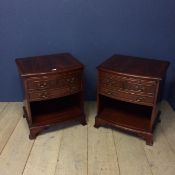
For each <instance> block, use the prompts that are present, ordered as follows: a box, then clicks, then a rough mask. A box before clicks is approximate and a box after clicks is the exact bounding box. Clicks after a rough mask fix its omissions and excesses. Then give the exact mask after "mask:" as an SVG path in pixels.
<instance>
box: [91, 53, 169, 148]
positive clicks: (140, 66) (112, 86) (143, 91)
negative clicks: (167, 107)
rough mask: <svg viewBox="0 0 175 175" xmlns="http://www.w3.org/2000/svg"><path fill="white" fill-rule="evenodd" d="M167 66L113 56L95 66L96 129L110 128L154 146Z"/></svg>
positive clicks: (149, 61)
mask: <svg viewBox="0 0 175 175" xmlns="http://www.w3.org/2000/svg"><path fill="white" fill-rule="evenodd" d="M168 66H169V62H167V61H161V60H153V59H145V58H138V57H131V56H123V55H114V56H112V57H111V58H109V59H107V60H106V61H105V62H103V63H102V64H101V65H100V66H98V68H97V69H98V83H97V108H98V109H97V116H96V120H95V125H94V126H95V127H96V128H98V127H99V126H102V125H110V126H113V127H116V128H119V129H122V130H125V131H129V132H132V133H135V134H137V135H139V136H141V137H142V138H144V139H145V140H146V143H147V144H148V145H152V144H153V128H154V126H155V123H156V120H157V117H158V114H160V113H159V111H158V109H157V104H158V102H159V101H160V99H161V95H162V93H161V91H162V88H163V85H164V81H165V76H166V71H167V68H168Z"/></svg>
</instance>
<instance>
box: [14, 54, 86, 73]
mask: <svg viewBox="0 0 175 175" xmlns="http://www.w3.org/2000/svg"><path fill="white" fill-rule="evenodd" d="M15 61H16V64H17V66H18V69H19V72H20V74H21V76H31V75H39V74H48V73H57V72H63V71H69V70H74V69H80V68H83V64H81V63H80V62H79V61H78V60H77V59H76V58H74V57H73V56H72V55H70V54H69V53H62V54H52V55H44V56H34V57H26V58H17V59H16V60H15Z"/></svg>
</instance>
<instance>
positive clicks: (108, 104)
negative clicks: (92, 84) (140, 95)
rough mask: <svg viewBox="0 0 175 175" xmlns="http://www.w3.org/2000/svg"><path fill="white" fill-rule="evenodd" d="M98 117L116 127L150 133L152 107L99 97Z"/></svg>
mask: <svg viewBox="0 0 175 175" xmlns="http://www.w3.org/2000/svg"><path fill="white" fill-rule="evenodd" d="M99 98H100V100H99V101H100V103H99V114H98V117H99V118H101V119H102V120H104V121H107V122H110V123H112V124H114V125H116V126H120V127H126V128H131V129H135V130H142V131H150V120H151V112H152V107H150V106H144V105H137V104H132V103H128V102H124V101H119V100H116V99H112V98H109V97H106V96H103V95H99Z"/></svg>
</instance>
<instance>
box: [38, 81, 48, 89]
mask: <svg viewBox="0 0 175 175" xmlns="http://www.w3.org/2000/svg"><path fill="white" fill-rule="evenodd" d="M38 86H39V87H40V88H44V87H47V82H45V81H44V82H39V84H38Z"/></svg>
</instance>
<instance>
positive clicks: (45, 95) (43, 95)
mask: <svg viewBox="0 0 175 175" xmlns="http://www.w3.org/2000/svg"><path fill="white" fill-rule="evenodd" d="M40 97H41V98H48V94H47V92H43V93H41V95H40Z"/></svg>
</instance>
